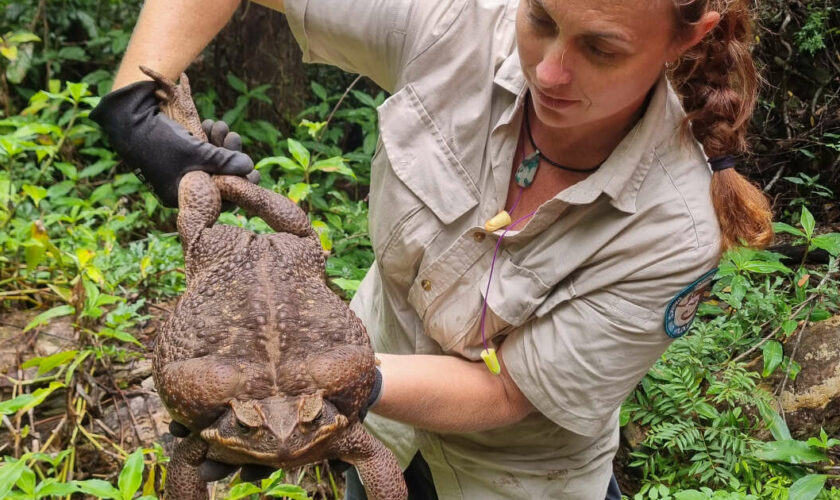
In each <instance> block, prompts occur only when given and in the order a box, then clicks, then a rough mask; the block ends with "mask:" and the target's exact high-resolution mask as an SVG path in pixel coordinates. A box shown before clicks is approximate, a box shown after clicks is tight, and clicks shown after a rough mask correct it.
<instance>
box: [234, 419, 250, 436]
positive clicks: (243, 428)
mask: <svg viewBox="0 0 840 500" xmlns="http://www.w3.org/2000/svg"><path fill="white" fill-rule="evenodd" d="M236 430H237V432H239V433H240V434H250V433H252V432H253V431H254V428H253V427H249V426H247V425H245V424H244V423H242V422H241V421H239V420H237V421H236Z"/></svg>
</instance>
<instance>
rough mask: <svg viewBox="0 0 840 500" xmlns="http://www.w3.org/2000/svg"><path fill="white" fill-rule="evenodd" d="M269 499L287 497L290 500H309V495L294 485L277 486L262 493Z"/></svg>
mask: <svg viewBox="0 0 840 500" xmlns="http://www.w3.org/2000/svg"><path fill="white" fill-rule="evenodd" d="M263 493H265V494H266V495H268V496H270V497H289V499H290V500H309V494H308V493H306V490H305V489H303V488H301V487H300V486H297V485H294V484H277V485H275V486H272V487H271V488H270V489H269V490H267V491H264V492H263Z"/></svg>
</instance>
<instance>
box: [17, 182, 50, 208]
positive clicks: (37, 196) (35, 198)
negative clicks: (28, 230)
mask: <svg viewBox="0 0 840 500" xmlns="http://www.w3.org/2000/svg"><path fill="white" fill-rule="evenodd" d="M21 189H23V192H24V193H26V194H27V195H28V196H29V197H30V198H32V202H33V203H35V206H36V207H37V206H38V204H39V203H40V202H41V200H43V199H44V198H46V197H47V190H46V189H45V188H43V187H41V186H33V185H32V184H24V185H23V187H22V188H21Z"/></svg>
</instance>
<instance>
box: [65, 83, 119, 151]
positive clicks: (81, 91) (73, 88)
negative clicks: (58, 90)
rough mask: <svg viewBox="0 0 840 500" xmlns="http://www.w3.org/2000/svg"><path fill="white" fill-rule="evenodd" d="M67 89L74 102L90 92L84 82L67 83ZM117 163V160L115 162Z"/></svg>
mask: <svg viewBox="0 0 840 500" xmlns="http://www.w3.org/2000/svg"><path fill="white" fill-rule="evenodd" d="M67 90H69V91H70V97H71V98H72V99H73V102H79V101H81V100H82V97H84V96H85V95H87V93H88V84H87V83H84V82H79V83H69V82H68V83H67ZM115 163H116V162H115Z"/></svg>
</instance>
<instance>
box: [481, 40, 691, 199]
mask: <svg viewBox="0 0 840 500" xmlns="http://www.w3.org/2000/svg"><path fill="white" fill-rule="evenodd" d="M493 82H494V83H495V84H496V85H498V86H500V87H501V88H503V89H505V90H507V91H508V92H511V93H513V94H515V95H516V96H517V99H516V103H515V106H514V108H515V109H516V111H517V112H518V111H519V108H520V107H521V106H522V105H523V103H524V99H523V97H524V95H525V92H526V90H527V85H526V82H525V75H523V73H522V67H521V65H520V62H519V53H518V51H517V50H515V49H514V50H513V52H512V53H511V54H510V55H509V56H508V57H507V58H506V59H505V60H504V61H503V62H502V64H501V66H499V69H498V70H497V71H496V75H495V78H494V79H493ZM516 114H518V113H510V114H509V115H508V116H507V118H508V119H511V118H512V117H513V116H515V115H516ZM683 116H684V113H683V112H682V106H681V105H680V103H679V99H678V98H677V96H676V94H675V93H674V91H673V90H672V89H671V86H670V85H669V83H668V80H667V78H666V77H665V75H664V74H663V75H662V76H661V77H660V78H659V80H658V81H657V83H656V85H654V90H653V95H652V96H651V98H650V102H648V106H647V109H646V110H645V113H644V115H642V118H641V119H639V121H638V122H637V123H636V125H635V126H633V128H632V129H631V130H630V132H629V133H628V134H627V135H626V136H625V137H624V139H622V141H621V142H620V143H619V144H618V146H617V147H616V148H615V150H613V152H612V153H611V154H610V156H609V157H607V159H606V161H604V163H603V165H601V168H599V169H598V171H597V172H595V173H594V174H592V175H590V176H589V177H587V178H586V179H584V180H583V181H581V182H578V183H577V184H575V185H573V186H571V187H569V188H567V189H565V190H563V191H562V192H561V193H560V194H558V195H557V197H556V198H557V199H560V200H562V201H564V202H566V203H570V204H575V205H583V204H589V203H592V202H594V201H595V200H596V199H597V198H598V197H599V196H600V195H601V193H604V194H606V195H607V196H609V197H610V199H611V203H612V205H613V206H614V207H615V208H617V209H619V210H621V211H622V212H626V213H635V212H636V197H637V195H638V194H639V189H640V188H641V186H642V181H644V179H645V177H646V176H647V174H648V171H649V170H650V167H651V165H652V163H653V159H654V151H655V149H656V147H657V146H658V145H659V144H661V143H662V142H663V141H664V140H665V139H666V138H667V137H670V136H672V135H673V134H674V133H675V131H677V130H678V129H679V127H680V120H681V118H682V117H683ZM666 121H667V122H669V123H666Z"/></svg>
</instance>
